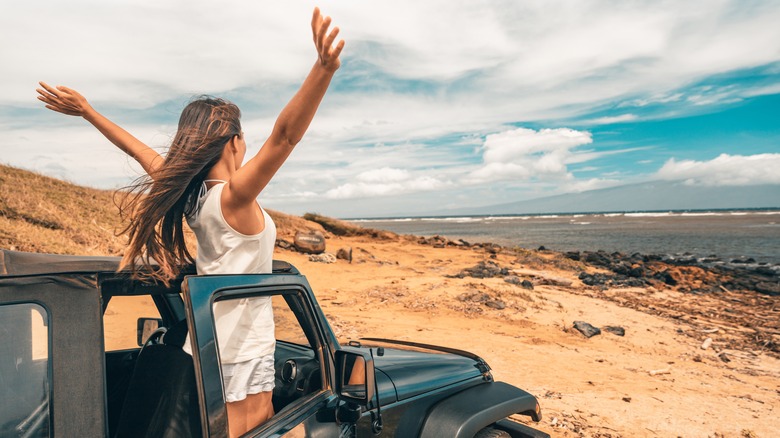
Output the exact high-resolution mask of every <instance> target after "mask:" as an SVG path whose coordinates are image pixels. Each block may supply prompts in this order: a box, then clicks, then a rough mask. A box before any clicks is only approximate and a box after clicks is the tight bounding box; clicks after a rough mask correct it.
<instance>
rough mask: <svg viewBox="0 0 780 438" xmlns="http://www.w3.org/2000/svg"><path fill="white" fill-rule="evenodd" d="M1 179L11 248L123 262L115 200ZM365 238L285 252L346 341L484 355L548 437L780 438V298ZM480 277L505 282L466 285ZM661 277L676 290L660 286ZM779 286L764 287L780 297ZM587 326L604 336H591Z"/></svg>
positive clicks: (731, 281) (511, 254) (562, 262)
mask: <svg viewBox="0 0 780 438" xmlns="http://www.w3.org/2000/svg"><path fill="white" fill-rule="evenodd" d="M0 178H2V179H3V181H4V184H2V185H0V246H3V247H4V248H8V249H11V250H18V251H30V252H49V253H61V254H91V255H119V254H121V251H122V249H123V248H124V245H125V238H124V237H123V236H116V235H115V230H116V229H117V228H119V223H120V222H119V219H118V217H117V215H116V210H115V207H114V205H113V203H112V192H108V191H100V190H94V189H88V188H84V187H78V186H74V185H72V184H69V183H66V182H63V181H59V180H56V179H52V178H48V177H44V176H41V175H37V174H32V173H30V172H26V171H22V170H19V169H14V168H9V167H6V166H0ZM11 188H13V189H14V190H11ZM22 194H23V195H22ZM272 216H273V217H274V221H275V222H276V224H277V228H278V230H279V235H278V238H279V239H280V240H279V241H278V243H283V241H286V242H291V241H292V239H293V236H294V234H295V232H296V231H298V230H302V229H319V230H321V231H323V228H322V226H320V225H319V224H317V223H314V222H310V221H306V220H304V219H302V218H300V217H296V216H290V215H285V214H283V213H276V212H274V213H272ZM353 234H354V235H351V236H350V235H346V236H340V235H336V234H333V233H331V232H327V231H326V232H325V235H326V237H327V240H326V243H327V248H326V251H327V252H328V253H332V254H335V253H336V252H337V251H338V250H339V249H341V248H351V249H352V256H353V258H352V262H351V263H350V262H348V261H347V260H342V259H338V260H335V262H334V263H323V262H314V261H311V260H310V259H309V256H308V255H306V254H302V253H299V252H296V251H295V250H292V249H283V248H281V247H277V249H276V254H275V257H276V258H277V259H281V260H287V261H289V262H291V263H293V264H294V265H295V266H296V267H297V268H298V269H299V270H300V271H301V273H303V274H304V275H305V276H306V277H307V278H308V281H309V282H310V283H311V285H312V288H313V289H314V292H315V294H316V296H317V299H318V301H319V303H320V305H321V306H322V308H323V310H324V312H325V314H326V315H327V316H328V318H329V320H330V322H331V324H332V326H333V328H334V330H335V331H336V332H337V335H338V337H339V339H340V340H342V341H344V342H346V341H348V340H356V339H360V338H361V337H385V338H394V339H401V340H410V341H415V342H420V343H429V344H437V345H442V346H448V347H454V348H459V349H463V350H468V351H471V352H473V353H475V354H478V355H479V356H481V357H483V358H484V359H485V360H486V361H487V363H488V364H489V365H490V366H491V367H492V369H493V374H494V376H495V378H496V380H500V381H506V382H509V383H511V384H513V385H516V386H518V387H520V388H523V389H525V390H527V391H529V392H531V393H532V394H534V395H535V396H536V397H538V399H539V401H540V403H541V405H542V410H543V414H544V419H543V421H542V422H541V423H539V424H537V425H536V426H535V427H538V428H539V429H542V430H544V431H546V432H548V433H550V434H551V435H552V436H555V437H612V438H614V437H677V436H681V437H763V438H766V437H775V436H778V433H777V418H776V417H777V414H776V412H775V409H778V408H780V401H779V400H780V350H778V345H779V344H780V326H778V321H780V318H778V316H780V296H778V295H777V294H775V295H772V294H771V293H758V292H756V291H754V290H750V289H746V288H740V287H735V286H739V285H740V284H742V283H740V281H738V280H739V279H736V278H728V275H726V274H723V273H716V272H711V271H707V270H704V269H701V268H698V267H695V266H662V265H654V264H653V263H645V264H644V265H643V266H644V268H643V269H644V270H645V271H646V272H648V273H650V272H651V271H652V272H655V274H653V275H654V277H648V280H647V282H646V284H645V285H644V286H642V287H634V286H626V285H620V284H601V285H598V284H597V285H592V286H588V285H587V284H585V283H584V282H583V281H588V282H591V283H592V281H590V280H581V279H580V278H581V277H583V278H595V277H587V275H596V274H604V275H611V272H609V271H608V270H606V269H604V268H603V267H600V266H596V265H593V264H586V263H584V262H582V261H576V260H572V259H571V258H567V257H566V256H565V255H564V254H560V253H555V252H552V251H537V250H523V249H518V250H510V249H508V248H500V247H495V246H492V245H476V244H472V245H457V244H455V243H454V242H450V244H447V243H448V242H442V241H436V240H435V239H434V240H428V241H425V240H423V239H419V238H415V237H411V236H397V235H394V234H392V233H387V232H383V231H371V230H368V231H366V230H363V231H360V232H356V233H353ZM420 242H423V243H420ZM283 246H287V245H283ZM597 258H598V257H596V259H597ZM477 266H482V267H485V266H490V267H492V268H493V269H495V270H498V271H501V272H503V274H501V275H498V276H491V277H489V278H475V277H473V276H471V275H464V272H477V271H476V270H474V268H475V267H477ZM632 269H633V268H632ZM653 270H655V271H653ZM659 270H660V271H659ZM663 272H666V273H668V274H669V275H671V276H672V277H674V278H675V279H676V281H675V282H674V283H675V284H674V285H672V284H669V283H668V282H665V281H659V280H655V279H654V278H655V277H658V274H661V273H663ZM583 273H584V274H586V275H585V276H583ZM661 278H663V276H661ZM507 280H511V281H512V282H509V281H507ZM772 281H773V282H774V283H772V282H771V281H770V282H768V283H767V282H765V283H760V282H759V283H755V282H754V283H751V284H755V285H757V286H761V287H765V288H767V290H770V291H771V290H772V288H775V287H777V286H778V285H777V277H776V276H775V277H773V279H772ZM142 298H144V297H142ZM115 304H118V307H117V309H118V310H120V311H115V310H112V308H111V306H109V310H108V311H107V313H106V315H105V324H106V327H107V328H106V346H107V347H109V348H111V346H112V345H115V344H124V345H128V346H133V345H134V344H135V317H136V315H139V314H141V315H143V314H144V311H143V310H144V308H148V307H149V306H150V305H151V302H150V300H148V299H146V301H144V300H141V301H140V302H136V304H134V305H133V306H129V305H123V304H122V303H119V302H117V303H115ZM125 312H126V313H125ZM144 316H146V315H144ZM149 316H151V315H149ZM122 321H124V322H122ZM575 321H583V322H587V323H590V324H592V325H593V326H595V327H600V328H601V329H602V332H601V334H599V335H596V336H593V337H591V338H586V337H585V336H584V335H583V334H582V333H580V332H579V331H577V330H575V329H574V328H573V325H574V323H575ZM121 324H124V326H127V327H128V329H127V330H126V331H125V332H124V333H125V335H122V334H121V333H119V332H118V331H117V330H118V329H117V327H119V325H121ZM608 326H618V327H621V328H623V330H624V336H618V335H616V334H613V333H611V332H608V331H607V330H606V327H608ZM123 336H124V337H127V338H128V339H123V338H122V337H123ZM708 339H709V341H708ZM704 347H706V348H704ZM518 420H521V418H520V417H518Z"/></svg>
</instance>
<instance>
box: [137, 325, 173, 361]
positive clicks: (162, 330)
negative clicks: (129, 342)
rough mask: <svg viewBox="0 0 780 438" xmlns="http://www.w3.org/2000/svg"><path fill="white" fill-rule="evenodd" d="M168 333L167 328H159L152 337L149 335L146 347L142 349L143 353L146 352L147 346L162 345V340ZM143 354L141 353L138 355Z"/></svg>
mask: <svg viewBox="0 0 780 438" xmlns="http://www.w3.org/2000/svg"><path fill="white" fill-rule="evenodd" d="M167 331H168V329H167V328H166V327H157V328H156V329H155V330H154V331H153V332H152V334H151V335H149V337H148V338H146V342H144V345H143V346H142V347H141V351H144V348H146V346H147V345H157V344H159V343H160V340H161V339H162V337H163V335H164V334H165V333H166V332H167ZM138 354H139V355H140V354H141V353H140V352H139V353H138Z"/></svg>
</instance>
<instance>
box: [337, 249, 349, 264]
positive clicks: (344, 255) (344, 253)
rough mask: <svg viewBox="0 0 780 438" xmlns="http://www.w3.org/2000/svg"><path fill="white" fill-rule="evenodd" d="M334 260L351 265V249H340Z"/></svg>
mask: <svg viewBox="0 0 780 438" xmlns="http://www.w3.org/2000/svg"><path fill="white" fill-rule="evenodd" d="M336 258H337V259H341V260H346V261H348V262H350V263H352V247H351V246H348V247H346V248H340V249H339V250H338V251H336Z"/></svg>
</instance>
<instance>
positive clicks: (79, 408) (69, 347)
mask: <svg viewBox="0 0 780 438" xmlns="http://www.w3.org/2000/svg"><path fill="white" fill-rule="evenodd" d="M101 315H102V308H101V303H100V296H99V294H98V291H97V289H96V287H95V278H94V276H90V275H86V274H85V275H81V274H51V275H22V276H0V339H1V341H0V436H3V437H51V436H57V437H74V436H90V437H98V436H105V435H106V412H105V409H106V408H105V387H104V378H103V371H104V365H103V335H102V327H103V326H102V321H101Z"/></svg>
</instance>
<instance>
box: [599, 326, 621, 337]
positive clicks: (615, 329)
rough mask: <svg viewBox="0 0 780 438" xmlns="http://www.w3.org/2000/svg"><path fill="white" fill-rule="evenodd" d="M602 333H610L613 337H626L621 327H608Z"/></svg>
mask: <svg viewBox="0 0 780 438" xmlns="http://www.w3.org/2000/svg"><path fill="white" fill-rule="evenodd" d="M604 331H605V332H610V333H612V334H613V335H617V336H625V335H626V329H624V328H623V327H619V326H616V325H608V326H606V327H604Z"/></svg>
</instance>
